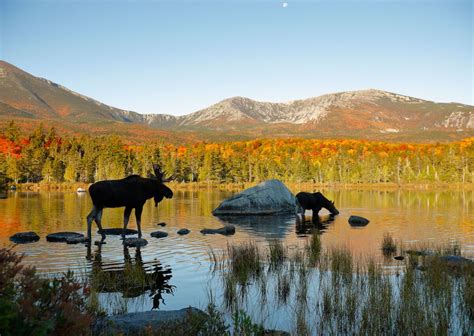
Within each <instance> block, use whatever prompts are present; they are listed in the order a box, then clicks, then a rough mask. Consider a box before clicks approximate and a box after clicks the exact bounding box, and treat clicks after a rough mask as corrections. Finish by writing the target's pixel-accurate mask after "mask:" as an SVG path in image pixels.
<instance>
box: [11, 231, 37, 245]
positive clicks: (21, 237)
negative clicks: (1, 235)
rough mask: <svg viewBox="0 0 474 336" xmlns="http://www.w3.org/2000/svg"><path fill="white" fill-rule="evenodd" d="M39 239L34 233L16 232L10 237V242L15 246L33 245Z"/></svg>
mask: <svg viewBox="0 0 474 336" xmlns="http://www.w3.org/2000/svg"><path fill="white" fill-rule="evenodd" d="M39 239H40V237H39V236H38V235H37V234H36V232H33V231H29V232H18V233H15V234H14V235H13V236H11V237H10V240H11V241H12V242H14V243H16V244H25V243H33V242H36V241H38V240H39Z"/></svg>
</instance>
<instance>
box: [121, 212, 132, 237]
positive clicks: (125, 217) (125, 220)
mask: <svg viewBox="0 0 474 336" xmlns="http://www.w3.org/2000/svg"><path fill="white" fill-rule="evenodd" d="M131 213H132V208H130V207H126V208H125V211H124V213H123V232H122V239H125V230H126V229H127V225H128V221H129V219H130V214H131Z"/></svg>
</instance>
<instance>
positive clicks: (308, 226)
mask: <svg viewBox="0 0 474 336" xmlns="http://www.w3.org/2000/svg"><path fill="white" fill-rule="evenodd" d="M314 217H315V216H313V218H312V220H311V221H307V220H305V219H304V217H303V218H302V219H301V220H300V218H299V217H298V216H297V217H296V225H295V232H296V235H297V236H307V235H310V234H319V235H321V234H323V233H324V232H326V231H327V229H328V228H329V226H330V225H331V224H332V223H333V222H334V219H335V218H334V216H333V215H327V216H322V217H321V218H319V216H316V220H315V218H314Z"/></svg>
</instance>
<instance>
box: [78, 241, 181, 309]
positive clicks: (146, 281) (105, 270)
mask: <svg viewBox="0 0 474 336" xmlns="http://www.w3.org/2000/svg"><path fill="white" fill-rule="evenodd" d="M102 246H103V244H99V245H98V246H97V247H96V249H95V251H94V253H92V251H91V250H92V249H91V247H90V246H87V256H86V258H87V260H88V261H89V262H90V263H91V271H90V272H89V282H90V283H91V285H92V287H93V288H95V289H96V290H97V291H98V292H99V293H122V295H123V297H124V298H135V297H139V296H141V295H143V294H146V293H148V294H149V295H148V296H149V297H150V298H151V299H152V303H153V305H152V309H159V308H160V304H161V303H163V304H164V303H165V300H164V297H163V294H173V292H174V289H175V288H176V287H175V286H173V285H170V283H169V281H170V279H171V278H172V275H171V268H170V267H169V266H163V265H162V264H161V263H160V262H159V261H157V260H154V261H151V262H143V259H142V254H141V249H140V248H139V247H137V248H136V249H135V256H134V257H133V258H132V257H131V255H130V251H129V248H128V247H126V246H125V245H124V246H123V263H121V262H108V263H107V262H103V259H102Z"/></svg>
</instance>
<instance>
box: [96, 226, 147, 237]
mask: <svg viewBox="0 0 474 336" xmlns="http://www.w3.org/2000/svg"><path fill="white" fill-rule="evenodd" d="M97 233H99V234H105V235H106V236H119V235H121V234H125V235H126V236H129V235H134V234H137V233H138V231H137V230H133V229H125V231H124V230H123V228H112V229H103V230H102V231H101V230H99V231H97Z"/></svg>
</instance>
